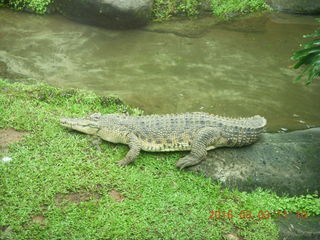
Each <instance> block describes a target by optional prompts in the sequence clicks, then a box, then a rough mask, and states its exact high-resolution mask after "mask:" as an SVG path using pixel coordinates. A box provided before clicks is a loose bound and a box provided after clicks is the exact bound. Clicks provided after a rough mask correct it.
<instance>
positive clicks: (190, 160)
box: [176, 155, 201, 170]
mask: <svg viewBox="0 0 320 240" xmlns="http://www.w3.org/2000/svg"><path fill="white" fill-rule="evenodd" d="M200 161H201V160H199V159H197V158H195V157H193V156H190V155H187V156H185V157H183V158H180V159H179V160H178V162H177V163H176V167H177V168H180V170H182V169H184V168H186V167H190V166H193V165H196V164H198V163H199V162H200Z"/></svg>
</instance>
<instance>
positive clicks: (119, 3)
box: [56, 0, 153, 29]
mask: <svg viewBox="0 0 320 240" xmlns="http://www.w3.org/2000/svg"><path fill="white" fill-rule="evenodd" d="M152 4H153V0H68V1H65V0H56V9H57V11H58V12H60V13H61V14H62V15H64V16H66V17H68V18H71V19H73V20H76V21H79V22H82V23H88V24H93V25H97V26H101V27H106V28H111V29H129V28H137V27H141V26H144V25H146V24H147V23H148V21H149V19H150V17H151V10H152Z"/></svg>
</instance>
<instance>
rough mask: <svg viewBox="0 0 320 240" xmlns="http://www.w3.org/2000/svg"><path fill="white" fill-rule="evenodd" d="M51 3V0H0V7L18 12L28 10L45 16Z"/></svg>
mask: <svg viewBox="0 0 320 240" xmlns="http://www.w3.org/2000/svg"><path fill="white" fill-rule="evenodd" d="M51 2H52V0H7V1H4V0H0V6H6V7H10V8H13V9H15V10H18V11H22V10H24V9H26V8H28V9H30V10H32V11H33V12H35V13H37V14H45V13H47V11H48V6H49V4H50V3H51Z"/></svg>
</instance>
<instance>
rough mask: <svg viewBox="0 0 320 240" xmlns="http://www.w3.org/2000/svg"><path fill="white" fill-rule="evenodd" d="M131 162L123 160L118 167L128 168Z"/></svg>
mask: <svg viewBox="0 0 320 240" xmlns="http://www.w3.org/2000/svg"><path fill="white" fill-rule="evenodd" d="M129 163H130V162H128V160H127V159H126V158H124V159H122V160H121V161H119V162H118V166H120V167H124V166H127V165H128V164H129Z"/></svg>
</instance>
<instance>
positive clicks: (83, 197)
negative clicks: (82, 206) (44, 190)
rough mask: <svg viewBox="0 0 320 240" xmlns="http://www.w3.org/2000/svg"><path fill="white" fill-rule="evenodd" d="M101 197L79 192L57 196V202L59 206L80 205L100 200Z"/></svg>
mask: <svg viewBox="0 0 320 240" xmlns="http://www.w3.org/2000/svg"><path fill="white" fill-rule="evenodd" d="M100 198H101V195H100V194H98V193H92V192H78V193H68V194H57V196H56V198H55V202H56V204H57V205H63V203H68V202H69V203H80V202H88V201H90V200H94V199H100Z"/></svg>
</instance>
